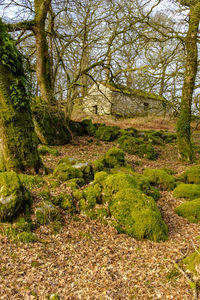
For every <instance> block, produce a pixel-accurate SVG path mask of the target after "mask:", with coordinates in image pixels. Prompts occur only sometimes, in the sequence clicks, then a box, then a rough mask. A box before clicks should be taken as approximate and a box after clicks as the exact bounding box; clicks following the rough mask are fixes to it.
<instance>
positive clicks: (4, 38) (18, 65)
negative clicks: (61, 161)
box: [0, 20, 42, 173]
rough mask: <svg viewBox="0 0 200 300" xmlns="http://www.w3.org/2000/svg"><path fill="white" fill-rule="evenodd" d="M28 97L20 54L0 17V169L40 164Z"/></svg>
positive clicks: (30, 167) (25, 169)
mask: <svg viewBox="0 0 200 300" xmlns="http://www.w3.org/2000/svg"><path fill="white" fill-rule="evenodd" d="M29 100H30V97H29V95H28V92H27V80H26V76H25V72H24V69H23V60H22V55H21V54H20V53H19V52H18V50H17V49H16V47H15V45H14V41H13V40H12V39H11V37H10V36H9V35H8V33H7V31H6V27H5V25H4V24H3V22H2V21H1V20H0V171H8V170H14V171H22V172H27V173H35V172H38V171H39V169H40V168H41V167H42V163H41V160H40V157H39V155H38V151H37V137H36V134H35V131H34V125H33V121H32V115H31V110H30V103H29Z"/></svg>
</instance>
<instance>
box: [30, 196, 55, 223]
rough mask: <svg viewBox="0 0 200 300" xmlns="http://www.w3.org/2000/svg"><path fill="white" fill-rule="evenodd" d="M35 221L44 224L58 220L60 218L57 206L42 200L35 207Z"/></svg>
mask: <svg viewBox="0 0 200 300" xmlns="http://www.w3.org/2000/svg"><path fill="white" fill-rule="evenodd" d="M35 217H36V222H37V223H38V224H40V225H46V224H48V223H50V222H52V221H59V220H60V219H61V216H60V213H59V211H58V210H57V208H56V207H55V206H54V205H53V204H52V203H51V202H49V201H43V202H42V203H41V204H40V205H39V206H37V207H36V208H35Z"/></svg>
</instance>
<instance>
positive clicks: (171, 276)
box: [166, 269, 181, 281]
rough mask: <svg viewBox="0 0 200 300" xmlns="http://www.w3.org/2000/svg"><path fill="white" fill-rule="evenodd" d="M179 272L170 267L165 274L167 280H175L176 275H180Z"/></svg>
mask: <svg viewBox="0 0 200 300" xmlns="http://www.w3.org/2000/svg"><path fill="white" fill-rule="evenodd" d="M180 275H181V274H180V272H179V271H178V270H177V269H172V270H171V271H169V272H168V273H167V275H166V279H167V281H172V280H176V279H177V278H178V277H180Z"/></svg>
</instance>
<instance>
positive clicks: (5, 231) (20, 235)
mask: <svg viewBox="0 0 200 300" xmlns="http://www.w3.org/2000/svg"><path fill="white" fill-rule="evenodd" d="M32 229H33V224H32V222H28V221H26V220H25V219H24V218H22V217H20V218H18V219H17V220H16V221H15V222H13V223H2V224H1V226H0V234H1V235H3V236H7V237H8V239H9V240H11V241H14V242H22V243H34V242H37V241H40V240H39V239H38V238H37V237H36V236H35V235H34V234H33V233H32V232H31V230H32Z"/></svg>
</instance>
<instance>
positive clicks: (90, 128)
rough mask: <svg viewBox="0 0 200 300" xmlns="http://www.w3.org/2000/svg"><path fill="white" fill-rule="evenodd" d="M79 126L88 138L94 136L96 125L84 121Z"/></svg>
mask: <svg viewBox="0 0 200 300" xmlns="http://www.w3.org/2000/svg"><path fill="white" fill-rule="evenodd" d="M81 125H82V126H83V128H84V130H85V133H86V134H87V135H89V136H95V133H96V130H97V125H96V124H93V123H92V120H89V119H85V120H83V121H82V122H81Z"/></svg>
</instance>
